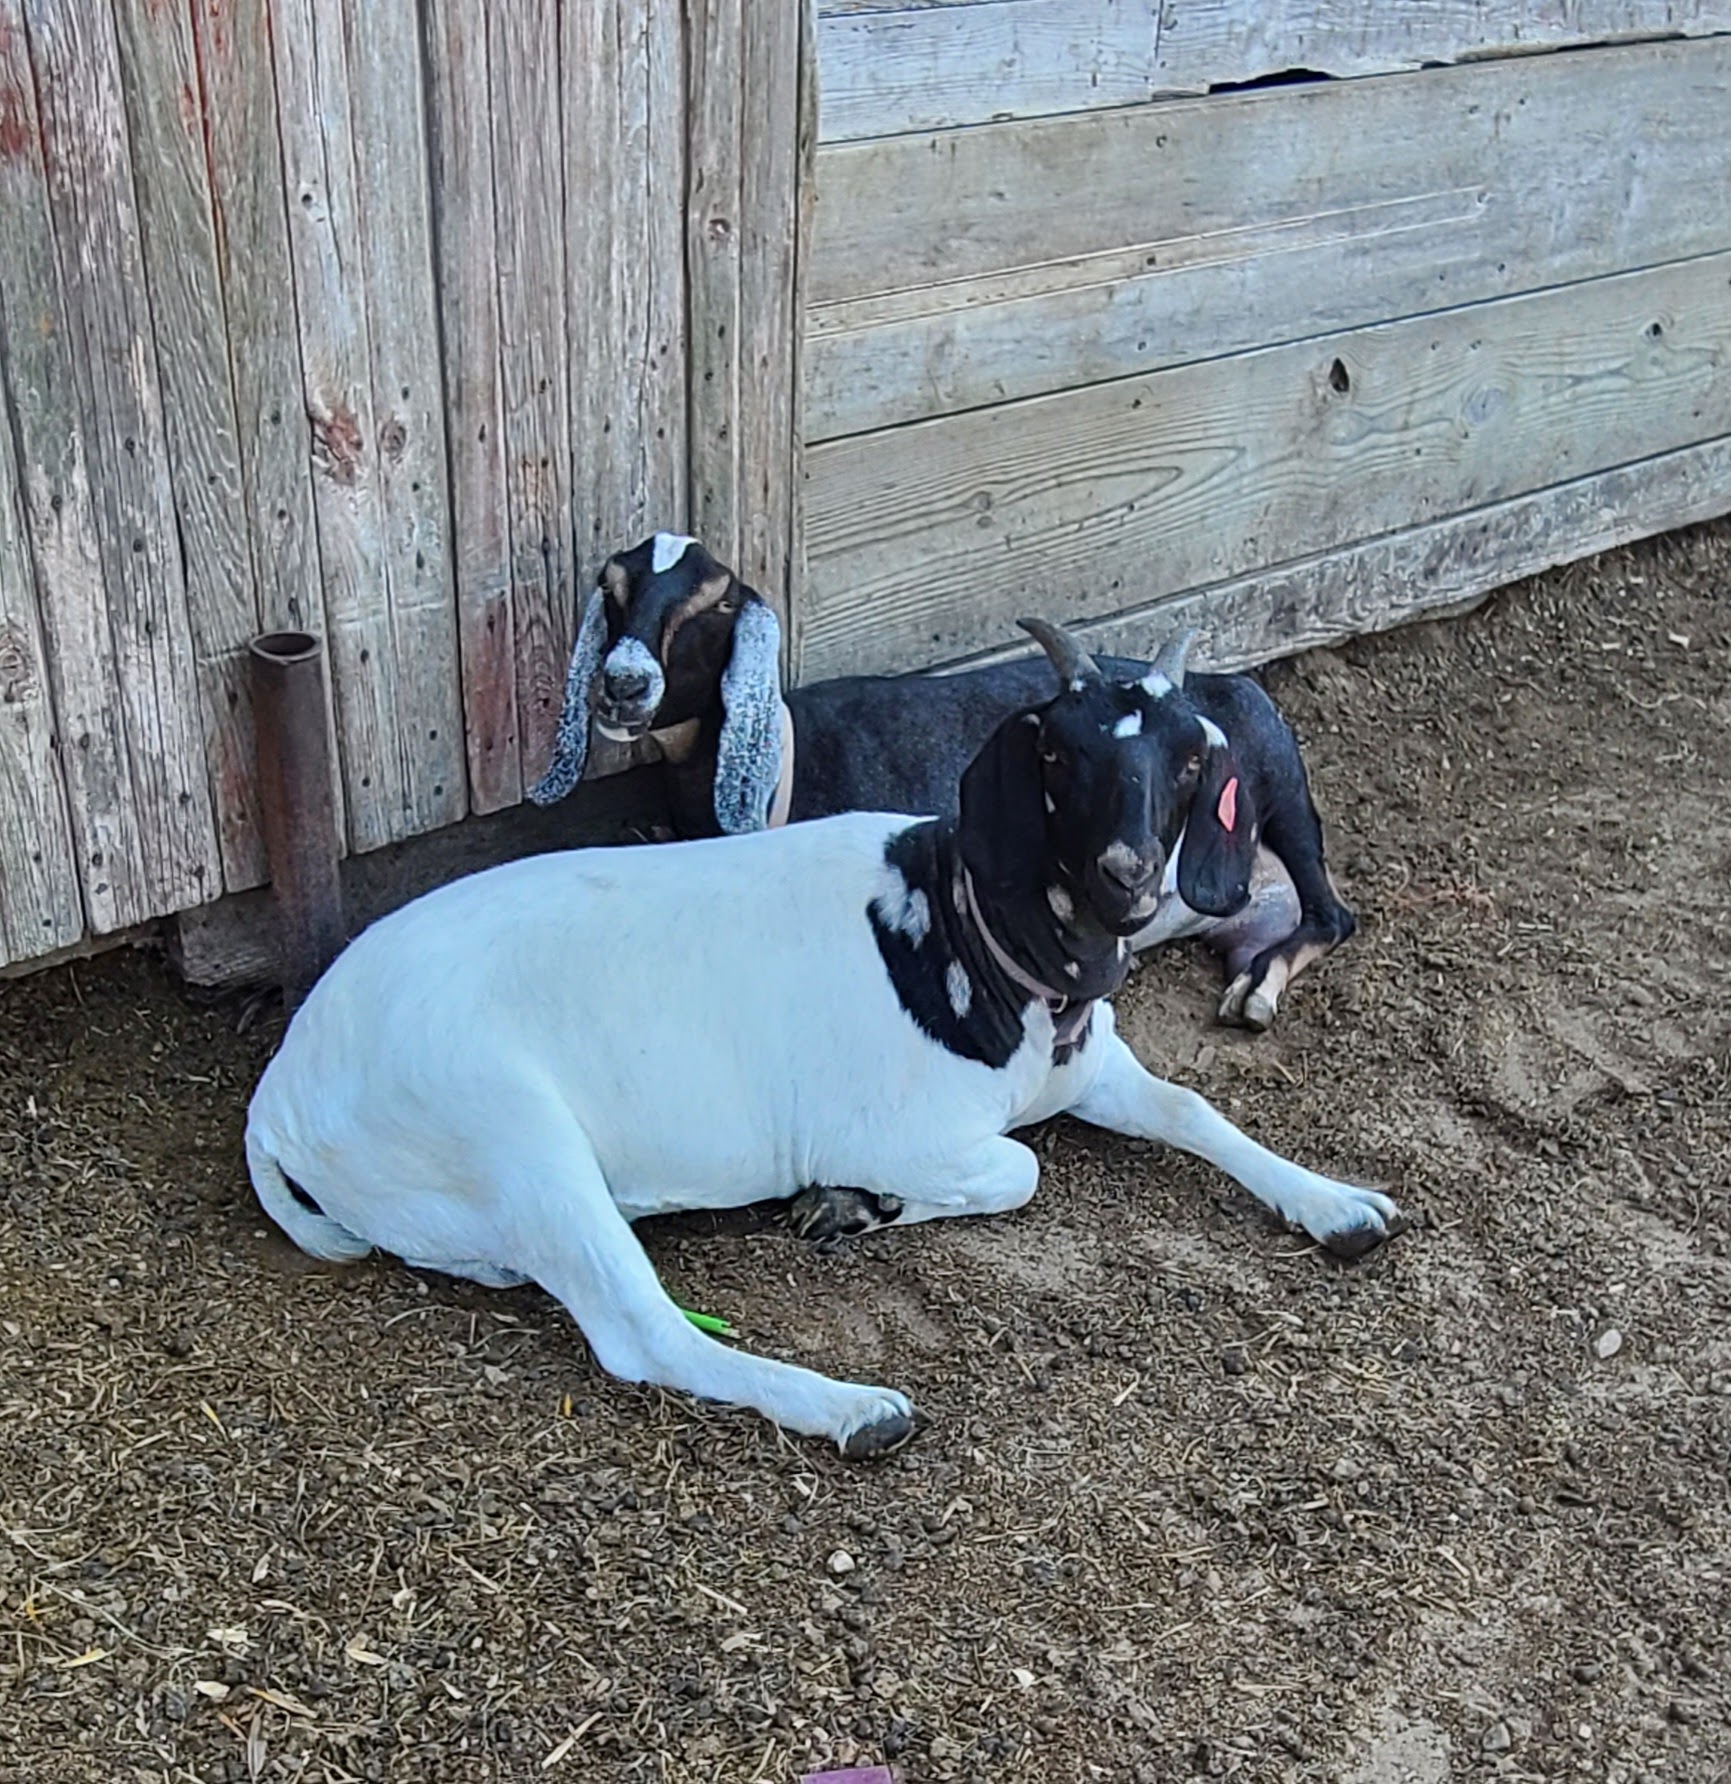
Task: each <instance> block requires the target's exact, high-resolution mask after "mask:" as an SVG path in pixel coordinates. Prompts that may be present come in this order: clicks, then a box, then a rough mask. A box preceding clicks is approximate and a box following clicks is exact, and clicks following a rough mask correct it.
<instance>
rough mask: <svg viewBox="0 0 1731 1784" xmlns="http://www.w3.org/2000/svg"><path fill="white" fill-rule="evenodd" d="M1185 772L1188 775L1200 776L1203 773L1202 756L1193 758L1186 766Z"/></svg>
mask: <svg viewBox="0 0 1731 1784" xmlns="http://www.w3.org/2000/svg"><path fill="white" fill-rule="evenodd" d="M1184 772H1185V773H1186V774H1200V773H1201V772H1202V758H1201V757H1200V756H1192V757H1191V758H1190V760H1189V761H1188V762H1186V763H1185V764H1184Z"/></svg>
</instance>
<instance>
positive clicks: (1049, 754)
mask: <svg viewBox="0 0 1731 1784" xmlns="http://www.w3.org/2000/svg"><path fill="white" fill-rule="evenodd" d="M1040 760H1041V761H1042V762H1044V763H1046V764H1047V766H1048V767H1056V766H1057V762H1058V752H1057V751H1056V750H1055V749H1053V748H1052V747H1051V745H1050V744H1045V743H1043V744H1041V745H1040Z"/></svg>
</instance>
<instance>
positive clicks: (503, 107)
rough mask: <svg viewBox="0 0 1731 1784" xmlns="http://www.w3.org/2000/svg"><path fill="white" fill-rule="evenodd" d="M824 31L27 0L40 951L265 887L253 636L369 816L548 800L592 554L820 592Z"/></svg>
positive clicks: (358, 831)
mask: <svg viewBox="0 0 1731 1784" xmlns="http://www.w3.org/2000/svg"><path fill="white" fill-rule="evenodd" d="M800 59H801V16H800V9H799V8H798V7H794V6H786V7H781V6H757V5H750V4H748V3H747V0H685V3H684V4H683V5H682V4H680V3H679V0H523V3H522V4H511V5H503V4H489V3H488V0H424V3H419V4H418V3H417V0H0V374H3V390H4V402H3V405H0V407H3V412H4V425H0V961H5V960H18V959H25V958H31V957H34V956H37V955H41V954H44V953H47V952H49V951H51V950H53V949H56V948H59V947H61V946H64V945H65V944H68V943H71V942H75V941H77V940H79V939H80V938H81V937H82V936H84V935H85V934H87V933H89V934H102V933H107V932H112V931H116V930H121V929H124V928H126V927H127V926H129V925H132V924H136V923H138V922H140V921H142V920H145V919H148V918H154V917H157V916H160V915H162V914H164V913H167V912H173V911H179V910H184V909H187V908H189V907H192V906H196V905H201V904H203V903H205V902H207V901H209V900H211V899H214V898H216V897H217V896H218V895H219V894H221V893H223V892H224V891H229V892H232V891H236V890H239V889H241V888H244V887H247V886H251V885H254V884H256V883H258V882H259V881H260V880H261V879H262V878H263V875H264V861H263V858H262V850H261V844H260V840H259V829H258V813H257V810H256V802H255V795H254V789H253V774H252V762H253V748H252V734H251V728H250V715H249V709H248V700H247V690H246V686H245V679H244V673H243V667H244V651H245V646H246V644H247V641H248V639H249V638H250V637H251V636H252V635H253V634H254V633H256V632H257V631H259V630H261V629H264V628H269V627H305V628H309V629H311V630H313V631H316V632H322V633H323V634H324V635H325V637H326V638H327V640H328V644H329V659H330V676H331V685H332V691H333V714H332V724H333V730H334V741H335V744H336V752H335V754H336V760H337V762H338V764H339V771H340V787H339V789H338V791H339V795H340V800H341V809H342V812H343V814H344V824H345V829H346V834H347V839H348V842H349V844H350V846H351V847H353V848H355V849H369V848H373V847H376V846H378V845H379V844H381V843H385V842H389V841H392V840H394V839H396V838H399V837H404V836H409V835H413V834H415V833H417V832H421V831H425V830H430V829H432V828H435V827H437V826H441V825H445V824H449V823H452V822H454V821H455V820H457V819H459V818H461V817H463V816H464V815H465V813H468V812H472V811H473V812H484V811H489V810H493V809H495V808H497V807H500V806H503V805H507V804H510V803H512V802H514V801H516V800H517V799H518V798H519V797H520V796H521V792H522V788H523V786H524V785H525V782H526V781H527V780H532V779H533V778H534V777H535V776H536V775H537V774H538V773H539V772H540V769H541V767H542V766H543V765H544V759H545V754H546V748H547V744H548V742H549V737H550V728H551V725H552V722H553V720H554V719H555V718H556V716H557V709H558V699H559V693H560V689H561V685H562V680H563V671H564V659H565V655H566V652H567V650H568V648H569V636H570V615H571V600H572V594H573V586H574V579H575V578H577V577H578V576H583V575H589V576H592V575H593V574H594V571H595V568H596V565H597V563H598V562H599V560H600V559H601V558H602V557H603V556H605V554H606V553H607V552H608V551H609V550H612V549H615V548H616V547H617V546H619V545H620V544H621V543H622V542H627V543H628V542H630V541H631V540H633V539H635V538H637V537H639V536H641V535H642V534H643V533H644V532H646V531H648V530H651V529H653V528H655V527H660V526H672V525H684V526H689V527H691V528H693V529H696V530H701V531H702V533H703V534H704V536H705V537H706V538H707V539H709V540H710V541H711V542H712V543H713V544H714V545H715V548H716V549H717V550H718V551H719V552H721V553H722V554H723V555H724V556H726V555H728V554H730V553H731V554H732V557H733V561H735V562H737V563H738V564H739V565H740V567H741V569H742V571H744V572H745V573H747V574H750V575H752V576H753V577H754V578H756V579H757V580H758V582H759V585H760V586H761V587H763V588H764V589H765V591H766V592H768V593H770V594H772V595H773V596H776V597H777V598H785V590H786V578H787V564H788V556H789V551H790V546H791V539H792V530H791V529H792V507H793V500H794V493H795V492H794V487H793V473H794V455H793V444H792V443H793V428H794V422H795V412H794V411H795V398H796V392H795V387H794V366H795V358H794V342H795V339H796V333H797V330H796V326H795V325H796V320H797V318H796V315H795V311H794V289H795V282H794V272H795V269H794V252H795V244H796V227H795V226H796V221H797V217H796V207H797V203H798V196H799V193H798V181H797V173H798V166H799V156H800V152H801V121H800V97H801V81H800Z"/></svg>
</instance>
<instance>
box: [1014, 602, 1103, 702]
mask: <svg viewBox="0 0 1731 1784" xmlns="http://www.w3.org/2000/svg"><path fill="white" fill-rule="evenodd" d="M1016 624H1017V625H1019V626H1020V627H1021V628H1022V630H1023V631H1024V632H1026V633H1027V634H1028V636H1029V637H1030V638H1032V639H1034V640H1035V642H1036V643H1037V644H1038V645H1039V646H1040V648H1041V650H1043V651H1044V652H1045V653H1046V655H1047V656H1048V657H1050V658H1051V659H1052V667H1053V668H1054V669H1056V670H1057V672H1058V679H1059V680H1060V681H1061V682H1063V684H1064V685H1065V686H1066V687H1067V688H1079V687H1080V686H1081V685H1082V684H1083V682H1085V681H1103V680H1104V679H1105V677H1104V676H1102V675H1101V673H1100V665H1099V664H1098V663H1096V662H1095V661H1094V659H1093V658H1092V657H1091V656H1089V655H1088V653H1087V652H1086V651H1085V650H1084V649H1083V648H1082V646H1081V644H1080V643H1079V642H1078V640H1076V639H1075V638H1073V637H1071V635H1070V634H1069V633H1068V632H1066V631H1065V630H1064V628H1063V627H1062V626H1055V625H1053V624H1052V622H1051V621H1050V620H1044V619H1019V620H1017V621H1016Z"/></svg>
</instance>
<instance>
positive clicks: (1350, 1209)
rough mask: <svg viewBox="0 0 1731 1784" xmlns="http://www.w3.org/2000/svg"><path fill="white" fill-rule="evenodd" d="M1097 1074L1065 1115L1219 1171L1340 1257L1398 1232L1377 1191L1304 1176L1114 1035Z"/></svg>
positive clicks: (1396, 1218)
mask: <svg viewBox="0 0 1731 1784" xmlns="http://www.w3.org/2000/svg"><path fill="white" fill-rule="evenodd" d="M1107 1045H1108V1048H1109V1051H1108V1053H1107V1056H1106V1058H1105V1060H1104V1062H1103V1063H1102V1065H1101V1068H1100V1072H1099V1075H1098V1076H1097V1077H1096V1078H1095V1080H1094V1082H1093V1084H1092V1085H1090V1086H1089V1089H1088V1091H1087V1094H1086V1095H1084V1096H1083V1097H1082V1098H1081V1100H1080V1101H1079V1102H1076V1103H1075V1104H1073V1105H1072V1106H1071V1108H1070V1111H1069V1112H1070V1114H1072V1115H1074V1116H1076V1117H1077V1119H1078V1120H1081V1121H1091V1122H1093V1123H1094V1125H1095V1126H1096V1127H1105V1128H1110V1129H1111V1130H1112V1131H1113V1132H1114V1133H1120V1134H1132V1135H1134V1136H1136V1137H1137V1138H1138V1139H1143V1140H1160V1141H1164V1142H1165V1143H1166V1144H1167V1145H1171V1146H1177V1147H1180V1148H1181V1149H1182V1150H1183V1151H1185V1152H1192V1153H1194V1154H1195V1155H1196V1156H1197V1157H1198V1158H1205V1159H1207V1160H1208V1162H1209V1163H1210V1164H1212V1165H1217V1166H1218V1167H1219V1168H1220V1169H1221V1170H1223V1171H1224V1172H1226V1174H1227V1175H1228V1176H1229V1177H1232V1178H1233V1179H1235V1180H1236V1181H1237V1182H1239V1183H1241V1184H1242V1185H1243V1186H1244V1187H1245V1188H1246V1189H1247V1190H1249V1191H1250V1193H1251V1194H1252V1195H1253V1196H1255V1197H1256V1199H1257V1200H1258V1201H1259V1202H1261V1203H1262V1205H1263V1206H1264V1207H1266V1208H1270V1209H1272V1210H1273V1211H1274V1213H1276V1214H1278V1215H1279V1216H1280V1218H1281V1219H1282V1220H1285V1221H1289V1222H1290V1223H1291V1224H1292V1225H1293V1226H1297V1227H1302V1228H1303V1229H1304V1231H1305V1232H1307V1233H1308V1234H1309V1235H1310V1236H1311V1238H1313V1239H1315V1240H1316V1241H1317V1242H1318V1243H1319V1244H1321V1245H1326V1246H1327V1247H1328V1249H1329V1250H1330V1251H1333V1252H1336V1253H1338V1254H1339V1255H1340V1256H1342V1257H1357V1256H1359V1255H1361V1254H1362V1253H1363V1252H1366V1251H1369V1250H1370V1249H1371V1247H1372V1246H1374V1245H1377V1244H1379V1243H1380V1242H1381V1241H1382V1240H1384V1239H1386V1238H1388V1237H1390V1236H1391V1235H1392V1234H1394V1233H1396V1232H1399V1231H1400V1230H1401V1228H1402V1227H1403V1225H1404V1224H1405V1223H1404V1220H1403V1218H1402V1216H1401V1212H1400V1209H1399V1208H1398V1207H1397V1206H1396V1205H1395V1203H1394V1202H1393V1201H1391V1200H1390V1199H1389V1198H1388V1197H1387V1196H1385V1195H1382V1194H1381V1193H1379V1192H1378V1191H1377V1190H1374V1189H1360V1188H1358V1187H1357V1186H1355V1185H1353V1184H1350V1183H1337V1182H1335V1181H1334V1180H1333V1179H1332V1178H1329V1177H1323V1176H1319V1175H1318V1174H1317V1173H1316V1172H1315V1171H1307V1170H1306V1169H1305V1168H1304V1167H1303V1166H1302V1165H1296V1164H1293V1163H1292V1161H1291V1160H1290V1159H1285V1158H1282V1157H1281V1156H1280V1155H1279V1154H1278V1153H1276V1152H1270V1151H1269V1150H1268V1148H1267V1147H1266V1146H1259V1145H1258V1144H1257V1143H1256V1141H1254V1140H1253V1139H1251V1138H1250V1137H1249V1136H1248V1135H1247V1134H1244V1133H1241V1132H1240V1131H1239V1130H1238V1129H1237V1128H1236V1127H1234V1126H1233V1125H1232V1123H1231V1122H1230V1121H1228V1120H1227V1119H1226V1117H1225V1116H1224V1115H1222V1114H1221V1113H1220V1111H1219V1110H1218V1109H1216V1108H1215V1107H1214V1105H1213V1104H1212V1103H1210V1102H1209V1101H1208V1099H1207V1098H1206V1097H1202V1096H1198V1095H1197V1093H1196V1092H1195V1091H1194V1090H1185V1089H1183V1088H1182V1087H1181V1086H1179V1085H1177V1084H1168V1083H1167V1082H1166V1081H1165V1080H1164V1079H1163V1078H1156V1077H1154V1076H1153V1074H1152V1073H1150V1072H1148V1071H1146V1070H1145V1069H1144V1068H1143V1066H1142V1064H1141V1062H1140V1061H1139V1060H1138V1059H1137V1058H1136V1055H1135V1054H1134V1053H1132V1052H1131V1051H1130V1049H1129V1048H1128V1047H1126V1046H1125V1045H1124V1043H1123V1042H1122V1041H1121V1040H1119V1039H1118V1037H1117V1036H1116V1035H1114V1036H1112V1037H1111V1039H1110V1040H1109V1042H1108V1043H1107Z"/></svg>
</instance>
